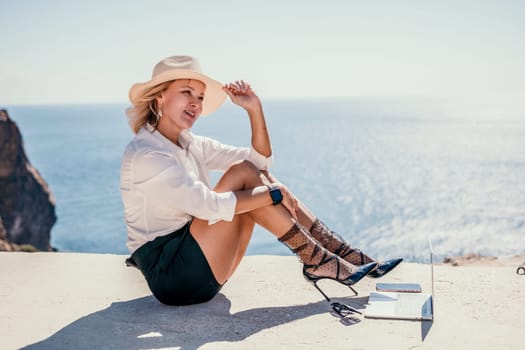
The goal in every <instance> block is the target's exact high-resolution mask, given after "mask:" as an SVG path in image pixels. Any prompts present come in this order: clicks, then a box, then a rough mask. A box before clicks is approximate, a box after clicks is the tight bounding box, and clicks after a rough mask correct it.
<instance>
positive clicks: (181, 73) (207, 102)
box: [129, 56, 226, 115]
mask: <svg viewBox="0 0 525 350" xmlns="http://www.w3.org/2000/svg"><path fill="white" fill-rule="evenodd" d="M176 79H195V80H199V81H201V82H203V83H204V85H206V90H205V93H204V100H203V102H202V113H201V115H208V114H211V113H213V112H214V111H215V110H216V109H217V108H219V107H220V106H221V105H222V103H223V102H224V100H225V99H226V93H225V92H224V91H223V90H222V84H221V83H219V82H218V81H216V80H214V79H211V78H210V77H208V76H206V75H204V74H202V72H201V67H200V64H199V61H198V60H197V59H196V58H195V57H191V56H171V57H167V58H165V59H163V60H162V61H160V62H159V63H157V64H156V65H155V68H153V74H152V75H151V80H149V81H146V82H144V83H136V84H134V85H133V86H132V87H131V89H130V90H129V99H130V101H131V103H132V104H134V105H136V104H137V103H139V102H140V100H141V99H142V97H143V96H144V94H145V93H147V92H148V90H149V89H151V88H152V87H154V86H156V85H159V84H162V83H164V82H166V81H170V80H176Z"/></svg>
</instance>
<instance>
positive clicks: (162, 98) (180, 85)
mask: <svg viewBox="0 0 525 350" xmlns="http://www.w3.org/2000/svg"><path fill="white" fill-rule="evenodd" d="M205 89H206V85H204V83H202V82H201V81H199V80H192V79H181V80H175V81H174V82H173V83H171V84H170V86H169V87H168V89H166V90H165V91H163V92H162V93H161V94H160V95H159V96H158V97H157V106H159V110H160V111H162V117H161V118H160V120H159V125H158V128H159V129H163V130H169V131H170V133H173V132H174V133H177V134H178V133H180V132H181V131H182V130H185V129H189V128H191V127H192V126H193V124H194V123H195V121H196V120H197V118H199V115H200V114H201V112H202V101H203V99H204V90H205Z"/></svg>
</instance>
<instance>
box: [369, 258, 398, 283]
mask: <svg viewBox="0 0 525 350" xmlns="http://www.w3.org/2000/svg"><path fill="white" fill-rule="evenodd" d="M401 261H403V258H395V259H390V260H386V261H383V262H381V263H379V264H377V266H376V268H375V269H372V270H371V271H370V272H369V273H368V275H367V276H368V277H372V278H379V277H383V276H384V275H386V274H387V273H389V272H390V271H392V270H393V269H394V267H396V266H397V265H399V264H400V263H401Z"/></svg>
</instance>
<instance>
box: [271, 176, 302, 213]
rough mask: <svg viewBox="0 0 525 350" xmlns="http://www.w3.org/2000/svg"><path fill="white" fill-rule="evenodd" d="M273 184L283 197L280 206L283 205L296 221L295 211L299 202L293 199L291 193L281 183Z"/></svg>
mask: <svg viewBox="0 0 525 350" xmlns="http://www.w3.org/2000/svg"><path fill="white" fill-rule="evenodd" d="M274 184H275V185H277V186H278V187H279V189H280V190H281V194H282V195H283V201H282V202H281V204H282V205H284V207H285V208H286V209H287V210H288V211H289V212H290V215H292V216H293V217H294V219H296V220H297V211H298V210H299V202H298V201H297V198H295V196H294V195H293V194H292V192H290V191H289V190H288V188H287V187H286V186H285V185H283V184H282V183H274Z"/></svg>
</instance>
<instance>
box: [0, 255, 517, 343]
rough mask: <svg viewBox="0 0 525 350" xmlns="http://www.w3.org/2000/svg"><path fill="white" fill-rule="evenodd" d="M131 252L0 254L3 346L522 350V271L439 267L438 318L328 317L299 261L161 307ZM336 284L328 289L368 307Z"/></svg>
mask: <svg viewBox="0 0 525 350" xmlns="http://www.w3.org/2000/svg"><path fill="white" fill-rule="evenodd" d="M124 258H125V256H122V255H101V254H80V253H33V254H27V253H0V339H2V340H1V348H2V349H18V348H27V349H166V348H168V349H259V348H260V349H269V348H270V349H272V348H273V349H277V348H279V349H288V348H289V349H388V350H392V349H517V348H520V347H522V346H523V335H524V334H525V319H524V317H523V311H524V310H525V309H524V305H525V276H518V275H517V274H516V273H515V267H510V266H502V267H493V266H491V267H486V266H484V267H478V266H476V267H453V266H444V265H440V266H436V270H435V273H436V276H435V277H436V301H435V305H436V317H435V320H434V321H433V322H412V321H388V320H371V319H363V318H354V319H350V320H347V321H345V322H342V321H341V320H340V319H339V318H338V317H335V316H333V315H331V314H330V308H329V305H328V303H326V302H325V301H324V300H323V299H322V296H321V295H320V294H319V293H318V292H317V291H316V290H315V288H313V287H312V286H310V285H309V284H307V283H305V281H304V279H303V278H302V275H301V266H300V264H299V263H298V261H297V259H296V258H295V257H281V256H248V257H246V258H245V259H244V261H243V262H242V264H241V266H240V267H239V269H238V271H237V272H236V273H235V275H234V276H233V278H232V279H231V280H230V281H229V282H228V283H227V284H226V286H225V287H224V288H223V289H222V291H221V293H220V294H219V295H218V296H217V297H216V298H214V299H213V300H212V301H210V302H208V303H205V304H200V305H193V306H186V307H170V306H164V305H162V304H160V303H158V302H157V301H156V300H155V299H154V298H153V297H152V296H151V293H150V292H149V290H148V288H147V286H146V284H145V282H144V280H143V278H142V275H141V274H140V272H139V271H138V270H136V269H133V268H127V267H125V265H124ZM429 269H430V267H429V266H428V265H422V264H412V263H403V264H402V265H401V266H400V267H399V268H397V269H396V270H395V271H394V272H392V273H391V274H390V275H389V276H386V277H385V278H383V279H382V281H383V282H388V281H391V282H392V281H402V282H419V283H421V284H422V286H423V289H424V291H430V270H429ZM376 282H377V280H372V279H369V278H367V279H365V280H364V281H362V282H360V283H359V284H358V285H357V289H358V291H359V292H360V295H359V296H357V297H352V298H349V297H345V296H348V295H350V293H349V291H348V289H347V288H345V287H342V286H340V285H339V284H337V283H335V282H331V281H326V282H323V283H322V284H321V287H322V288H323V289H326V292H327V293H329V295H332V296H337V297H338V298H337V300H339V301H344V302H346V303H348V304H350V305H352V306H354V307H356V308H364V307H365V306H366V302H367V296H368V294H369V292H370V291H371V290H373V289H374V287H375V283H376Z"/></svg>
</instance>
